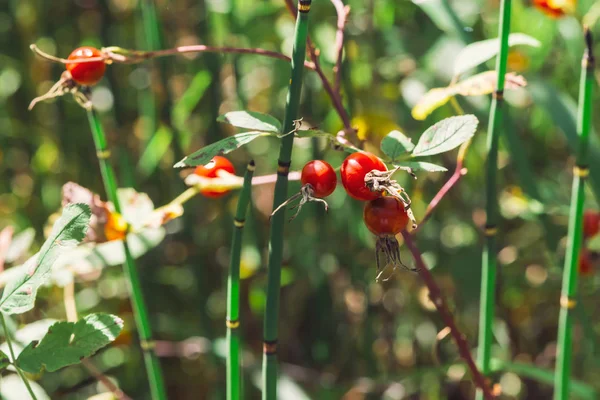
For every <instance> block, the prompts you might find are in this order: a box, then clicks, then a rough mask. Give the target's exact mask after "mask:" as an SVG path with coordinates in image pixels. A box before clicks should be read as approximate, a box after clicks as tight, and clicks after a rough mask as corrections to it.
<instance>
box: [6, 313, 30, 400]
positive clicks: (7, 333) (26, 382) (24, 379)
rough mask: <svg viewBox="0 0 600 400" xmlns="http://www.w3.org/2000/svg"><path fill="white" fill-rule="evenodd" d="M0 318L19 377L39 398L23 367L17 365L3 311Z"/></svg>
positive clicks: (28, 389)
mask: <svg viewBox="0 0 600 400" xmlns="http://www.w3.org/2000/svg"><path fill="white" fill-rule="evenodd" d="M0 320H1V321H2V329H4V338H5V339H6V344H7V345H8V351H9V352H10V357H11V359H12V365H13V366H14V367H15V370H16V371H17V374H19V377H20V378H21V380H22V381H23V383H24V384H25V387H26V388H27V391H28V392H29V395H30V396H31V398H32V399H33V400H37V397H35V393H33V389H32V388H31V385H30V384H29V380H27V378H26V377H25V374H24V373H23V371H21V368H19V366H18V365H17V358H16V357H15V351H14V349H13V345H12V339H11V338H10V333H9V332H8V328H7V327H6V321H5V320H4V313H2V312H0Z"/></svg>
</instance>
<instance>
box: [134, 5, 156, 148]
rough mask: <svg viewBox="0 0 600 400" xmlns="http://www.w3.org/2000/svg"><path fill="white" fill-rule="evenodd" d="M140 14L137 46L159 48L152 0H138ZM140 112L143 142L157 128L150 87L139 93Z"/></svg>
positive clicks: (150, 65)
mask: <svg viewBox="0 0 600 400" xmlns="http://www.w3.org/2000/svg"><path fill="white" fill-rule="evenodd" d="M140 14H141V19H142V29H139V28H138V46H139V47H140V48H144V49H146V50H159V49H160V32H159V31H158V19H157V17H156V8H155V7H154V0H140ZM152 64H153V61H150V62H149V64H148V65H149V66H148V67H147V68H148V74H151V73H152ZM138 103H139V108H140V114H141V115H142V116H143V117H144V119H145V120H144V128H145V129H144V135H143V138H144V141H145V143H144V144H148V141H150V139H151V138H152V136H153V135H154V133H155V132H156V129H157V125H158V124H157V115H156V98H155V96H154V92H153V91H152V88H151V87H148V88H145V89H143V90H142V92H141V93H140V96H139V99H138Z"/></svg>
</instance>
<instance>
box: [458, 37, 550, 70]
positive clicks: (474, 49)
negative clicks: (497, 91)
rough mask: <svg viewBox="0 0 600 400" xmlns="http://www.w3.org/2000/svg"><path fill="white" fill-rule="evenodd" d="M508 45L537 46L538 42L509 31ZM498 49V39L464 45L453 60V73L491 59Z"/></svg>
mask: <svg viewBox="0 0 600 400" xmlns="http://www.w3.org/2000/svg"><path fill="white" fill-rule="evenodd" d="M508 45H509V46H517V45H526V46H532V47H539V46H540V42H539V41H538V40H537V39H534V38H532V37H531V36H528V35H525V34H523V33H511V34H510V35H509V37H508ZM499 51H500V40H499V39H487V40H482V41H480V42H475V43H471V44H470V45H468V46H466V47H465V48H464V49H463V50H462V51H461V52H460V53H459V55H458V56H457V57H456V60H455V61H454V75H456V76H458V75H461V74H463V73H465V72H467V71H468V70H470V69H473V68H475V67H477V66H478V65H481V64H483V63H484V62H486V61H488V60H490V59H492V58H493V57H494V56H496V55H497V54H498V52H499Z"/></svg>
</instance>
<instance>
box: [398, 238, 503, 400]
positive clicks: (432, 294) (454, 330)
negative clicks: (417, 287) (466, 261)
mask: <svg viewBox="0 0 600 400" xmlns="http://www.w3.org/2000/svg"><path fill="white" fill-rule="evenodd" d="M402 236H403V237H404V243H405V244H406V247H408V249H409V250H410V252H411V254H412V256H413V258H414V260H415V262H416V264H417V271H418V273H419V275H420V276H421V278H422V279H423V282H425V285H426V286H427V289H428V290H429V298H430V299H431V301H432V302H433V304H434V305H435V308H436V309H437V311H438V313H439V314H440V316H441V317H442V321H444V324H445V325H446V326H447V327H448V328H450V334H451V335H452V338H453V339H454V342H455V343H456V346H457V347H458V352H459V354H460V356H461V358H462V359H463V360H465V362H466V363H467V367H468V368H469V370H470V371H471V375H472V377H473V382H474V383H475V386H477V387H478V388H479V389H481V391H482V392H483V395H484V397H485V398H486V399H487V400H493V399H494V398H495V397H494V395H493V394H492V392H491V390H490V387H489V385H488V383H487V381H486V380H485V378H484V376H483V375H482V374H481V372H480V371H479V369H477V365H476V364H475V361H474V360H473V356H472V355H471V351H470V350H469V344H468V343H467V340H466V339H465V336H464V335H463V334H462V333H461V332H460V330H459V329H458V326H457V325H456V322H455V321H454V316H453V315H452V312H451V311H450V309H449V308H448V304H447V303H446V300H445V299H444V297H443V295H442V291H441V289H440V288H439V286H438V285H437V283H436V282H435V280H434V279H433V275H431V272H429V269H428V268H427V266H426V265H425V261H423V257H422V256H421V252H420V251H419V249H418V248H417V245H416V244H415V242H413V239H412V236H411V234H410V233H408V232H407V231H402Z"/></svg>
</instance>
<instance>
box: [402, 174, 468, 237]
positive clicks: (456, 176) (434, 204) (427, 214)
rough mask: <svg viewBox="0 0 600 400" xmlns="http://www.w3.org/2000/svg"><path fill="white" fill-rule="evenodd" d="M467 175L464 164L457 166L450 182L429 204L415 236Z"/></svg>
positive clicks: (415, 231) (447, 182) (414, 232)
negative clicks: (447, 195) (445, 197)
mask: <svg viewBox="0 0 600 400" xmlns="http://www.w3.org/2000/svg"><path fill="white" fill-rule="evenodd" d="M466 174H467V169H466V168H463V165H462V162H461V163H459V164H457V165H456V169H455V170H454V173H453V174H452V176H451V177H450V179H448V181H446V183H445V184H444V186H442V188H441V189H440V190H439V192H437V194H436V195H435V196H434V197H433V199H432V200H431V202H429V205H428V206H427V210H425V215H424V216H423V218H422V219H421V222H420V223H419V226H418V227H417V229H415V230H414V231H413V232H412V234H413V235H415V234H416V233H417V232H418V231H419V229H421V226H423V224H424V223H425V222H426V221H427V220H428V219H429V218H430V217H431V214H432V213H433V210H435V208H436V207H437V206H438V205H439V203H440V201H442V199H443V198H444V196H446V194H448V192H449V191H450V189H452V188H453V187H454V185H456V184H457V183H458V181H459V180H460V178H461V177H463V176H464V175H466Z"/></svg>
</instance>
